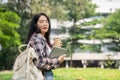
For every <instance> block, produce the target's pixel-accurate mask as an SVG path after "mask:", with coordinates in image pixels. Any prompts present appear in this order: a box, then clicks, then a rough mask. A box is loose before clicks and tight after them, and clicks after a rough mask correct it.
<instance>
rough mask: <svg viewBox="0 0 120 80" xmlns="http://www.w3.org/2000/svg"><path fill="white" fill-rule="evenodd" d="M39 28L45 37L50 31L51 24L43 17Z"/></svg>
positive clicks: (39, 21) (40, 18) (38, 23)
mask: <svg viewBox="0 0 120 80" xmlns="http://www.w3.org/2000/svg"><path fill="white" fill-rule="evenodd" d="M37 27H38V28H39V29H40V31H41V33H42V34H43V35H44V34H45V33H46V32H47V31H48V29H49V23H48V20H47V18H46V17H45V16H44V15H42V16H40V17H39V19H38V21H37Z"/></svg>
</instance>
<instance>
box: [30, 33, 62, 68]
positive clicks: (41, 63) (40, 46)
mask: <svg viewBox="0 0 120 80" xmlns="http://www.w3.org/2000/svg"><path fill="white" fill-rule="evenodd" d="M30 46H31V47H33V48H34V50H35V52H36V53H37V54H38V56H39V59H38V60H34V63H35V65H36V66H37V67H38V68H39V69H42V70H51V69H54V68H57V67H59V65H60V64H59V61H58V58H54V59H50V58H48V55H49V51H48V45H47V42H46V39H45V38H44V37H43V36H42V35H41V34H40V33H37V34H33V35H32V37H31V40H30Z"/></svg>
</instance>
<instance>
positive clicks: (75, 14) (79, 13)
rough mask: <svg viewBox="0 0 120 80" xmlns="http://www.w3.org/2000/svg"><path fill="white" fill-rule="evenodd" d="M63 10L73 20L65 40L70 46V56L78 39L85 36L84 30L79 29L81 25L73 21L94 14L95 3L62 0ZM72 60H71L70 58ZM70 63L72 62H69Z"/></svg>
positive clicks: (87, 0)
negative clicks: (68, 35)
mask: <svg viewBox="0 0 120 80" xmlns="http://www.w3.org/2000/svg"><path fill="white" fill-rule="evenodd" d="M64 5H66V6H65V11H66V14H67V18H68V20H70V21H72V22H73V26H72V27H71V28H70V29H69V34H70V38H68V39H67V40H66V42H68V43H70V44H71V45H72V46H71V57H72V53H73V52H74V49H75V48H78V47H79V46H80V44H79V43H78V42H77V41H78V40H79V39H84V38H86V35H85V32H86V31H85V30H82V29H81V26H82V25H76V24H75V23H76V22H77V21H78V20H80V19H84V18H88V17H91V16H93V15H95V12H94V11H95V7H96V5H94V4H92V3H91V0H64ZM71 61H72V60H71ZM71 65H72V62H71Z"/></svg>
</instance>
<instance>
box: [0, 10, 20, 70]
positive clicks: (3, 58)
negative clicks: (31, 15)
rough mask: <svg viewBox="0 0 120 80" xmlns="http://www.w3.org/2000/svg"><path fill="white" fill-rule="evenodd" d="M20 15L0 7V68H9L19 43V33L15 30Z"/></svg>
mask: <svg viewBox="0 0 120 80" xmlns="http://www.w3.org/2000/svg"><path fill="white" fill-rule="evenodd" d="M19 22H20V17H19V16H18V15H17V14H16V13H14V12H11V11H5V10H4V9H2V8H0V45H1V46H2V50H1V51H0V69H11V68H12V64H13V62H14V59H15V56H16V53H17V46H18V45H20V35H19V34H18V32H17V31H16V29H17V28H18V27H19Z"/></svg>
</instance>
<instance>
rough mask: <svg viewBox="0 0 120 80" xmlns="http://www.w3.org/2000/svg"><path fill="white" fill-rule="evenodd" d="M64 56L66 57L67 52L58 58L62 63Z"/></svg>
mask: <svg viewBox="0 0 120 80" xmlns="http://www.w3.org/2000/svg"><path fill="white" fill-rule="evenodd" d="M64 58H65V54H64V55H62V56H59V57H58V60H59V63H60V64H61V63H63V61H64Z"/></svg>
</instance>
